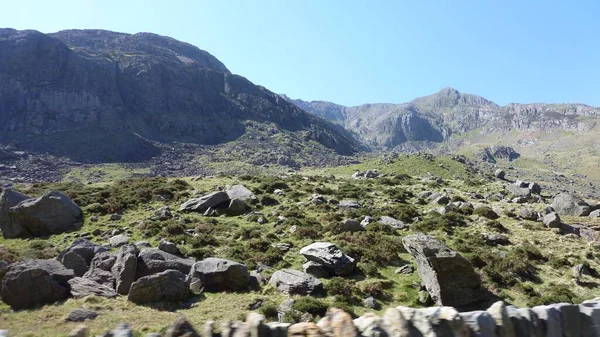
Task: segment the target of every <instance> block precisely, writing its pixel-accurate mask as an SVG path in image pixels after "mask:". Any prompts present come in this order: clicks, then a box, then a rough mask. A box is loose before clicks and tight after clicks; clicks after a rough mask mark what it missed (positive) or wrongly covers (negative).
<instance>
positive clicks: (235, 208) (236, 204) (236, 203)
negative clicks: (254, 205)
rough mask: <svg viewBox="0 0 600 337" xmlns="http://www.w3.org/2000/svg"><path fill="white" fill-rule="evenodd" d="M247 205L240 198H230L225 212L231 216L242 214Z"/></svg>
mask: <svg viewBox="0 0 600 337" xmlns="http://www.w3.org/2000/svg"><path fill="white" fill-rule="evenodd" d="M247 210H248V206H247V205H246V203H245V202H244V200H242V199H231V201H230V202H229V207H227V214H228V215H231V216H236V215H242V214H244V213H246V211H247Z"/></svg>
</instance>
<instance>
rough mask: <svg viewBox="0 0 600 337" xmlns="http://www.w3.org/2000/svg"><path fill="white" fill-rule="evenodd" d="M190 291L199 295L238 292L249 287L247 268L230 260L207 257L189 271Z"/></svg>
mask: <svg viewBox="0 0 600 337" xmlns="http://www.w3.org/2000/svg"><path fill="white" fill-rule="evenodd" d="M189 278H190V289H191V290H192V292H193V293H195V294H199V293H201V292H202V291H203V290H206V291H227V290H232V291H240V290H246V289H248V287H249V286H250V277H249V275H248V268H246V266H245V265H243V264H241V263H238V262H233V261H230V260H225V259H220V258H216V257H209V258H207V259H204V260H202V261H200V262H196V263H195V264H194V265H193V267H192V269H191V271H190V275H189Z"/></svg>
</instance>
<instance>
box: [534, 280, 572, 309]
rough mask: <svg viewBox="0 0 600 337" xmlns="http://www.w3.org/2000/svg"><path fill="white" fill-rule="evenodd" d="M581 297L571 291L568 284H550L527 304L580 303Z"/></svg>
mask: <svg viewBox="0 0 600 337" xmlns="http://www.w3.org/2000/svg"><path fill="white" fill-rule="evenodd" d="M580 302H581V299H580V298H578V297H577V295H575V293H573V291H571V289H570V287H569V286H568V285H564V284H561V285H550V286H549V287H546V288H545V289H544V291H542V292H541V296H539V297H533V298H531V299H530V300H529V301H528V302H527V306H530V307H534V306H538V305H548V304H552V303H580Z"/></svg>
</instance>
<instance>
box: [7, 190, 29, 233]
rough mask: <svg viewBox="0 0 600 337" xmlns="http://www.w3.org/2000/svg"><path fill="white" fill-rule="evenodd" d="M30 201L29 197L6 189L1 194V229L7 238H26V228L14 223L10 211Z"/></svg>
mask: <svg viewBox="0 0 600 337" xmlns="http://www.w3.org/2000/svg"><path fill="white" fill-rule="evenodd" d="M27 199H30V197H29V196H27V195H25V194H22V193H19V192H17V191H15V190H13V189H10V188H6V189H4V190H3V191H2V194H0V229H1V230H2V235H3V236H4V237H5V238H7V239H8V238H16V237H20V236H25V235H26V233H24V230H25V229H24V228H23V227H21V226H20V225H19V224H16V223H14V221H13V220H12V219H11V216H10V212H9V211H10V209H11V208H12V207H14V206H17V205H18V204H19V203H20V202H22V201H25V200H27Z"/></svg>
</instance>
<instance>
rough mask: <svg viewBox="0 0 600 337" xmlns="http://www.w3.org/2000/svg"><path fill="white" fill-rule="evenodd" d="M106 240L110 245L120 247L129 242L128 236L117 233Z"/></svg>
mask: <svg viewBox="0 0 600 337" xmlns="http://www.w3.org/2000/svg"><path fill="white" fill-rule="evenodd" d="M108 242H109V243H110V246H111V247H121V246H123V245H126V244H128V243H129V236H128V235H125V234H118V235H115V236H112V237H111V238H110V239H108Z"/></svg>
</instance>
